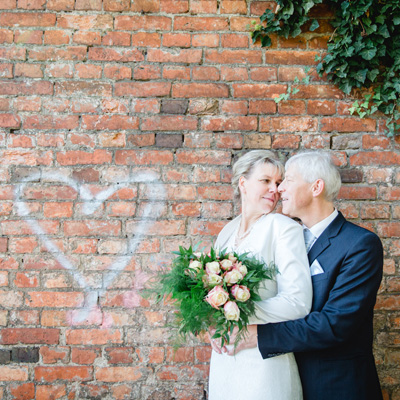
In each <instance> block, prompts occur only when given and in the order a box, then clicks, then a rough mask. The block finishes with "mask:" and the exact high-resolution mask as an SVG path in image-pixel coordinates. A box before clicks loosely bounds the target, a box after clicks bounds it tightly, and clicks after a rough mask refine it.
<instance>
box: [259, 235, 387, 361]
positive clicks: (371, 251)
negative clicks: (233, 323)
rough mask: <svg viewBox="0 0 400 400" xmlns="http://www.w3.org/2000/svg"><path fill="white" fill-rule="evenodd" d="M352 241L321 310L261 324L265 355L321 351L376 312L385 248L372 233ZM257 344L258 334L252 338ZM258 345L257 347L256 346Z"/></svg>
mask: <svg viewBox="0 0 400 400" xmlns="http://www.w3.org/2000/svg"><path fill="white" fill-rule="evenodd" d="M358 239H359V240H358V242H356V243H352V247H351V250H350V251H349V253H348V254H347V255H346V257H345V258H344V260H343V263H342V265H341V268H340V273H339V274H338V276H337V279H336V282H335V284H334V286H333V288H332V289H331V291H330V293H329V297H328V300H327V302H326V303H325V305H324V307H323V308H322V310H321V311H314V312H311V313H310V314H309V315H307V316H306V317H305V318H300V319H297V320H294V321H285V322H279V323H275V324H266V325H259V326H258V327H257V334H258V347H259V350H260V352H261V354H262V356H263V358H267V357H270V356H272V355H274V354H276V353H286V352H293V351H294V352H301V351H312V350H320V349H325V348H329V347H332V346H335V345H337V344H339V343H342V342H344V341H346V340H347V339H348V338H349V337H350V336H351V335H352V334H353V332H354V331H355V330H356V329H357V328H358V327H359V325H360V322H361V321H362V320H363V319H364V318H365V317H366V316H367V314H368V313H369V312H372V310H373V307H374V304H375V301H376V293H377V290H378V288H379V285H380V282H381V279H382V263H383V250H382V245H381V242H380V240H379V238H378V237H377V236H376V235H374V234H370V233H368V234H367V235H362V237H359V238H358ZM252 340H253V342H252V343H254V335H253V338H252ZM253 347H254V346H253Z"/></svg>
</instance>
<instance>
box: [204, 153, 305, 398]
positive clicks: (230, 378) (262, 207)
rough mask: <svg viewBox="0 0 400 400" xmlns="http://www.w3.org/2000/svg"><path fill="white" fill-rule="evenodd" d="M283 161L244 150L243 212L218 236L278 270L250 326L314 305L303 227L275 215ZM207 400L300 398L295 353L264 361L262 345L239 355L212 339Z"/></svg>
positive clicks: (240, 176) (239, 177)
mask: <svg viewBox="0 0 400 400" xmlns="http://www.w3.org/2000/svg"><path fill="white" fill-rule="evenodd" d="M283 172H284V168H283V165H282V164H281V163H280V162H279V161H277V160H276V159H275V158H274V154H273V153H272V152H270V151H266V150H253V151H250V152H248V153H246V154H245V155H244V156H242V157H241V158H239V160H238V161H237V162H236V163H235V165H234V166H233V178H232V183H233V185H234V187H235V191H236V194H238V195H239V196H240V199H241V207H242V213H241V215H239V216H238V217H236V218H235V219H234V220H233V221H231V222H230V223H228V224H227V225H226V226H225V227H224V228H223V229H222V231H221V232H220V234H219V235H218V238H217V241H216V243H215V246H216V247H218V248H220V249H227V250H228V251H235V252H237V253H239V254H241V253H244V252H250V253H251V254H252V255H254V256H256V257H258V258H259V259H262V260H264V261H265V263H266V264H269V263H270V262H271V261H272V262H274V263H275V265H276V267H277V268H278V271H279V272H278V274H277V275H276V277H275V279H274V280H267V281H265V282H263V285H262V287H261V289H260V290H259V294H260V297H261V298H262V300H261V301H259V302H257V305H256V309H257V313H256V316H254V317H253V318H251V319H250V324H265V323H269V322H280V321H285V320H290V319H297V318H301V317H304V316H305V315H306V314H308V312H309V311H310V308H311V300H312V286H311V278H310V272H309V266H308V259H307V255H306V250H305V245H304V239H303V230H302V227H301V226H300V225H299V224H298V223H296V222H294V221H293V220H291V219H290V218H288V217H285V216H283V215H281V214H275V213H273V210H274V209H275V206H276V204H277V202H278V200H279V193H278V186H279V184H280V182H281V181H282V175H283ZM211 345H212V347H213V352H212V356H211V364H210V380H209V400H225V399H229V400H236V399H237V400H242V399H249V400H301V399H302V398H303V397H302V389H301V383H300V378H299V374H298V370H297V365H296V361H295V359H294V356H293V353H289V354H281V355H277V356H275V357H272V358H269V359H265V360H264V359H263V358H262V357H261V354H260V352H259V350H258V348H257V347H256V348H253V349H248V350H242V351H240V352H239V353H237V354H236V356H235V357H231V356H228V355H226V354H224V353H222V352H221V351H220V348H219V347H218V341H217V340H216V339H211Z"/></svg>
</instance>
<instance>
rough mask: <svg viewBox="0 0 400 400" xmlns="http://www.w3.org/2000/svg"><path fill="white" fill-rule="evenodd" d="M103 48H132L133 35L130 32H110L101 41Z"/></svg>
mask: <svg viewBox="0 0 400 400" xmlns="http://www.w3.org/2000/svg"><path fill="white" fill-rule="evenodd" d="M101 44H102V45H103V46H130V44H131V34H130V33H128V32H108V33H106V34H105V35H104V36H103V39H102V41H101Z"/></svg>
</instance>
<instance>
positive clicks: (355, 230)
mask: <svg viewBox="0 0 400 400" xmlns="http://www.w3.org/2000/svg"><path fill="white" fill-rule="evenodd" d="M340 233H341V234H342V235H346V236H349V237H352V242H353V243H354V242H355V241H356V239H357V238H358V239H359V238H363V240H366V239H369V240H370V241H372V242H380V241H381V240H380V239H379V237H378V235H376V234H375V233H374V232H372V231H370V230H369V229H367V228H365V227H362V226H360V225H357V224H356V223H354V222H350V221H348V220H347V219H345V218H344V223H343V226H342V229H341V232H340Z"/></svg>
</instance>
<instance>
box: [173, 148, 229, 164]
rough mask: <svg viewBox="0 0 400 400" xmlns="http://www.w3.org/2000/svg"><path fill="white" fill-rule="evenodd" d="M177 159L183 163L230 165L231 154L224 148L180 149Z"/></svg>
mask: <svg viewBox="0 0 400 400" xmlns="http://www.w3.org/2000/svg"><path fill="white" fill-rule="evenodd" d="M176 159H177V162H178V163H181V164H211V165H230V163H231V154H230V152H227V151H222V150H220V151H218V150H194V151H193V150H178V151H177V152H176Z"/></svg>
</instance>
